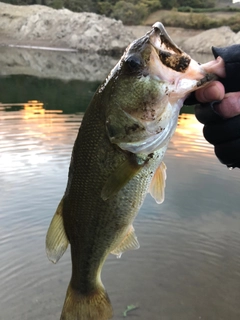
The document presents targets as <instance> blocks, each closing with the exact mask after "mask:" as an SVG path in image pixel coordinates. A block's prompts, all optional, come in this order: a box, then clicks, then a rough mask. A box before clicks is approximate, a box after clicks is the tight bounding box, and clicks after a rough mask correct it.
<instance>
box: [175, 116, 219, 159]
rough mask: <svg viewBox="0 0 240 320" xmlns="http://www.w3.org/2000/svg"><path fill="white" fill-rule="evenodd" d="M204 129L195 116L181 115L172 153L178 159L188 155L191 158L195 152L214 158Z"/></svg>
mask: <svg viewBox="0 0 240 320" xmlns="http://www.w3.org/2000/svg"><path fill="white" fill-rule="evenodd" d="M202 128H203V125H202V124H201V123H200V122H198V121H197V119H196V118H195V115H194V114H187V113H183V114H181V115H180V116H179V119H178V126H177V129H176V133H175V135H174V140H173V142H172V148H171V152H173V153H174V155H175V156H177V157H186V153H187V154H188V156H189V155H190V156H191V153H193V152H194V153H205V155H206V156H208V155H209V156H210V157H212V151H211V149H212V148H213V147H212V146H211V145H210V144H209V143H208V142H207V141H206V140H205V138H204V137H203V134H202Z"/></svg>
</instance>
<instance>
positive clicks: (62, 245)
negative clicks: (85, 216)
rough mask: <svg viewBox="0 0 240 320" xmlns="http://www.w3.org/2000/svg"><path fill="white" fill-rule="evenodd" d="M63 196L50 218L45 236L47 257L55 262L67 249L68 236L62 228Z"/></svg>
mask: <svg viewBox="0 0 240 320" xmlns="http://www.w3.org/2000/svg"><path fill="white" fill-rule="evenodd" d="M62 209H63V198H62V200H61V201H60V203H59V205H58V207H57V210H56V212H55V214H54V216H53V218H52V221H51V223H50V226H49V228H48V232H47V236H46V252H47V256H48V259H49V260H50V261H52V262H53V263H57V262H58V260H59V259H60V258H61V256H62V255H63V254H64V252H65V251H66V249H67V246H68V238H67V235H66V233H65V230H64V225H63V217H62Z"/></svg>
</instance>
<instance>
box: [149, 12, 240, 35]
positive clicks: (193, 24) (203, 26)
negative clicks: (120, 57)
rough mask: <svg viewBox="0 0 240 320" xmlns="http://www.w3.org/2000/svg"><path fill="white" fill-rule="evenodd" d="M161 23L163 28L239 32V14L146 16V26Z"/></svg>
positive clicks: (164, 14) (165, 14) (178, 13)
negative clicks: (227, 29)
mask: <svg viewBox="0 0 240 320" xmlns="http://www.w3.org/2000/svg"><path fill="white" fill-rule="evenodd" d="M155 21H161V22H162V23H163V24H164V25H165V26H169V27H181V28H186V29H200V30H207V29H211V28H218V27H221V26H229V27H230V28H231V29H232V30H233V31H234V32H238V31H240V12H237V13H234V14H233V13H225V14H223V13H222V12H214V13H208V12H205V13H196V12H193V11H191V12H179V11H177V10H159V11H156V12H154V13H152V14H150V15H149V16H148V18H147V19H146V20H145V22H144V23H145V24H146V25H152V24H153V23H154V22H155Z"/></svg>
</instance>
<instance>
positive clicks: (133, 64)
mask: <svg viewBox="0 0 240 320" xmlns="http://www.w3.org/2000/svg"><path fill="white" fill-rule="evenodd" d="M126 63H127V65H128V66H129V67H130V69H132V70H138V69H139V68H140V67H141V66H142V64H141V60H140V58H139V57H138V56H131V57H129V58H128V59H127V60H126Z"/></svg>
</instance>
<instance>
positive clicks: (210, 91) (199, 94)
mask: <svg viewBox="0 0 240 320" xmlns="http://www.w3.org/2000/svg"><path fill="white" fill-rule="evenodd" d="M224 94H225V90H224V86H223V85H222V83H221V82H219V81H213V82H211V83H210V84H209V85H208V86H206V87H204V88H201V89H199V90H197V91H196V92H195V96H196V99H197V100H198V101H199V102H202V103H206V102H210V101H214V100H222V99H223V98H224Z"/></svg>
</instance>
